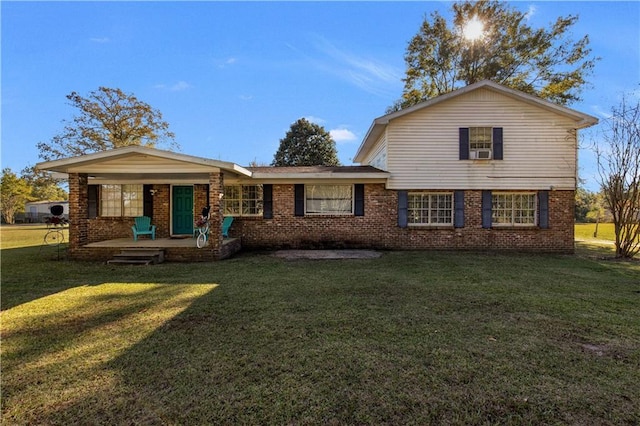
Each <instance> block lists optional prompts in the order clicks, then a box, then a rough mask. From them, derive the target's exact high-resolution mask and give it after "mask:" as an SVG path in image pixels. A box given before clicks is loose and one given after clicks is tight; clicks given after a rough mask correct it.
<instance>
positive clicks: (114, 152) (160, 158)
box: [36, 145, 251, 176]
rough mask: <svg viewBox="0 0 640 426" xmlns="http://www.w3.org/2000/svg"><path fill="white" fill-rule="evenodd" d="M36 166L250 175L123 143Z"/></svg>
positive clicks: (224, 165)
mask: <svg viewBox="0 0 640 426" xmlns="http://www.w3.org/2000/svg"><path fill="white" fill-rule="evenodd" d="M36 167H37V168H38V169H41V170H49V171H53V172H59V173H90V174H95V173H110V174H115V173H123V174H126V173H137V174H140V173H148V174H162V173H165V174H166V173H207V172H211V171H216V170H224V171H229V172H233V173H235V174H239V175H245V176H250V175H251V172H249V171H248V170H247V169H245V168H243V167H240V166H238V165H237V164H234V163H229V162H224V161H218V160H211V159H208V158H202V157H195V156H191V155H185V154H180V153H176V152H171V151H164V150H159V149H155V148H148V147H143V146H133V145H132V146H127V147H122V148H115V149H111V150H108V151H101V152H96V153H92V154H87V155H81V156H77V157H71V158H64V159H60V160H53V161H45V162H42V163H38V164H37V165H36Z"/></svg>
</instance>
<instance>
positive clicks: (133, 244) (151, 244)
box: [83, 237, 236, 248]
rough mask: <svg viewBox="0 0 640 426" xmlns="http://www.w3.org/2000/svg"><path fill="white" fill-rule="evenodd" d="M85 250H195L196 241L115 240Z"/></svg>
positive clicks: (183, 239) (178, 239)
mask: <svg viewBox="0 0 640 426" xmlns="http://www.w3.org/2000/svg"><path fill="white" fill-rule="evenodd" d="M235 240H236V239H235V238H225V239H224V240H223V242H222V245H225V244H230V243H231V242H233V241H235ZM83 247H86V248H175V247H194V248H196V239H195V238H193V237H187V238H156V239H155V240H152V239H150V238H138V241H133V238H115V239H113V240H104V241H98V242H95V243H89V244H85V245H84V246H83Z"/></svg>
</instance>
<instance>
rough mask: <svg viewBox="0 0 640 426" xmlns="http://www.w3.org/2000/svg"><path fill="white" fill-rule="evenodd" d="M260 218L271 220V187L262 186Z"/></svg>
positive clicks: (267, 185)
mask: <svg viewBox="0 0 640 426" xmlns="http://www.w3.org/2000/svg"><path fill="white" fill-rule="evenodd" d="M262 217H263V218H264V219H273V185H271V184H265V185H262Z"/></svg>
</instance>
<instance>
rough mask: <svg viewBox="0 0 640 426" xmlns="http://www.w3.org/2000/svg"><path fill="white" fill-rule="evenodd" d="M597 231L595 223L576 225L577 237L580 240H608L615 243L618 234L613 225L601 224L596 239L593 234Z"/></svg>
mask: <svg viewBox="0 0 640 426" xmlns="http://www.w3.org/2000/svg"><path fill="white" fill-rule="evenodd" d="M595 230H596V224H595V223H576V225H575V236H576V239H579V240H585V241H588V240H594V239H598V240H606V241H612V242H613V241H615V240H616V234H615V230H614V228H613V223H600V224H598V236H597V237H594V236H593V234H594V232H595Z"/></svg>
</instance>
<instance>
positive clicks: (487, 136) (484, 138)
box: [469, 127, 493, 160]
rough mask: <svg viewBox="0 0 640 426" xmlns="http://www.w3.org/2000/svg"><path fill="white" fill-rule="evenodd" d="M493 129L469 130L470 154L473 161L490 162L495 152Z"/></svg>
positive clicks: (475, 128)
mask: <svg viewBox="0 0 640 426" xmlns="http://www.w3.org/2000/svg"><path fill="white" fill-rule="evenodd" d="M492 136H493V129H492V128H491V127H471V128H469V154H470V157H471V159H477V160H482V159H484V160H488V159H490V158H491V157H492V155H491V154H492V152H493V137H492Z"/></svg>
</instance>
